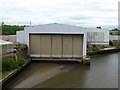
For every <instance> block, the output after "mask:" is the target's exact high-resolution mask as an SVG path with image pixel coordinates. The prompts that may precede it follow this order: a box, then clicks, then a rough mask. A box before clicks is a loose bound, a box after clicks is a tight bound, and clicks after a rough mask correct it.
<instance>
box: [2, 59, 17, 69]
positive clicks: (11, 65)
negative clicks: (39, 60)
mask: <svg viewBox="0 0 120 90" xmlns="http://www.w3.org/2000/svg"><path fill="white" fill-rule="evenodd" d="M18 67H19V66H18V64H17V63H16V62H15V61H14V60H13V59H11V58H7V59H5V60H3V61H2V71H11V70H14V69H17V68H18Z"/></svg>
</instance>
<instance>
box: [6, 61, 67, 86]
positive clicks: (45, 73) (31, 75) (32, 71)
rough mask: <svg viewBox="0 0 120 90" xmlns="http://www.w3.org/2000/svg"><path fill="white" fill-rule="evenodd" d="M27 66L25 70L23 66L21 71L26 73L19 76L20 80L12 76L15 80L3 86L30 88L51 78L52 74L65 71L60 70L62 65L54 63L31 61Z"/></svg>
mask: <svg viewBox="0 0 120 90" xmlns="http://www.w3.org/2000/svg"><path fill="white" fill-rule="evenodd" d="M31 67H32V68H31ZM27 68H29V70H26V69H25V68H24V71H23V72H22V73H21V74H24V73H26V72H27V73H26V74H24V77H20V80H17V79H16V78H14V80H13V81H16V82H15V83H14V84H13V85H10V84H9V85H6V86H5V88H9V87H11V86H12V87H11V88H32V87H33V86H35V85H36V84H37V83H41V82H43V81H46V80H48V79H50V78H52V77H53V76H56V75H58V74H60V73H62V72H64V71H65V70H61V69H62V68H64V65H61V64H55V63H38V62H32V64H30V65H29V66H27ZM25 70H26V71H25ZM21 74H19V75H21ZM27 77H28V78H27ZM21 81H22V82H21Z"/></svg>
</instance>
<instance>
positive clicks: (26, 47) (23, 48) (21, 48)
mask: <svg viewBox="0 0 120 90" xmlns="http://www.w3.org/2000/svg"><path fill="white" fill-rule="evenodd" d="M14 49H16V50H17V51H20V50H27V49H28V46H27V45H21V46H19V47H14Z"/></svg>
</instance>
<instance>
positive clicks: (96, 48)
mask: <svg viewBox="0 0 120 90" xmlns="http://www.w3.org/2000/svg"><path fill="white" fill-rule="evenodd" d="M99 50H100V49H99V48H98V47H94V48H87V51H88V52H93V51H99Z"/></svg>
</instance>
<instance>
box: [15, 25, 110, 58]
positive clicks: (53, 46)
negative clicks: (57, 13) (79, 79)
mask: <svg viewBox="0 0 120 90" xmlns="http://www.w3.org/2000/svg"><path fill="white" fill-rule="evenodd" d="M17 42H20V43H24V44H27V45H28V47H29V50H30V56H31V57H74V58H76V57H77V58H81V57H84V56H86V46H87V42H91V43H94V44H102V43H103V44H109V31H107V30H102V29H92V28H83V27H78V26H72V25H65V24H58V23H53V24H45V25H38V26H32V27H25V28H24V31H17ZM38 48H39V49H38ZM43 49H44V50H43Z"/></svg>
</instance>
